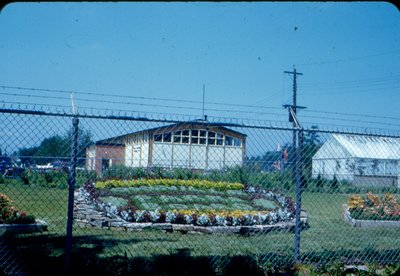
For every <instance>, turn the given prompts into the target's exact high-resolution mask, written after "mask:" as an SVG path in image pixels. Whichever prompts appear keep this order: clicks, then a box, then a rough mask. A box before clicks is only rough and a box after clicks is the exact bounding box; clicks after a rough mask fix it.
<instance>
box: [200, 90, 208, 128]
mask: <svg viewBox="0 0 400 276" xmlns="http://www.w3.org/2000/svg"><path fill="white" fill-rule="evenodd" d="M205 97H206V85H205V84H203V109H202V110H203V113H202V116H201V117H202V118H203V120H204V121H207V115H205V114H204V100H205Z"/></svg>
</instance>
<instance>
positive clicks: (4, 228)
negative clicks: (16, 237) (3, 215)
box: [0, 219, 47, 235]
mask: <svg viewBox="0 0 400 276" xmlns="http://www.w3.org/2000/svg"><path fill="white" fill-rule="evenodd" d="M44 231H47V223H46V222H45V221H43V220H39V219H37V220H36V222H35V223H29V224H0V235H4V234H30V233H35V232H44Z"/></svg>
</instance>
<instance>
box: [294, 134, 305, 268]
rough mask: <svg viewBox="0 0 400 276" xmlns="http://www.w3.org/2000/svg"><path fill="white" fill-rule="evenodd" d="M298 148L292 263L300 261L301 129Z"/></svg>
mask: <svg viewBox="0 0 400 276" xmlns="http://www.w3.org/2000/svg"><path fill="white" fill-rule="evenodd" d="M297 133H298V138H299V139H298V147H297V150H296V162H295V164H296V225H295V238H294V239H295V240H294V262H295V263H298V262H299V261H300V232H301V221H300V214H301V184H302V179H303V176H302V174H303V172H302V167H303V165H302V148H303V129H299V130H298V132H297Z"/></svg>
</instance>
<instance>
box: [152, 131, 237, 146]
mask: <svg viewBox="0 0 400 276" xmlns="http://www.w3.org/2000/svg"><path fill="white" fill-rule="evenodd" d="M154 141H155V142H163V143H171V142H172V143H175V144H192V145H206V144H207V145H210V146H230V147H241V146H242V141H241V140H240V139H238V138H235V137H232V136H228V135H224V134H222V133H218V132H215V131H207V130H205V129H192V130H189V129H184V130H176V131H173V132H172V133H171V132H164V133H157V134H154Z"/></svg>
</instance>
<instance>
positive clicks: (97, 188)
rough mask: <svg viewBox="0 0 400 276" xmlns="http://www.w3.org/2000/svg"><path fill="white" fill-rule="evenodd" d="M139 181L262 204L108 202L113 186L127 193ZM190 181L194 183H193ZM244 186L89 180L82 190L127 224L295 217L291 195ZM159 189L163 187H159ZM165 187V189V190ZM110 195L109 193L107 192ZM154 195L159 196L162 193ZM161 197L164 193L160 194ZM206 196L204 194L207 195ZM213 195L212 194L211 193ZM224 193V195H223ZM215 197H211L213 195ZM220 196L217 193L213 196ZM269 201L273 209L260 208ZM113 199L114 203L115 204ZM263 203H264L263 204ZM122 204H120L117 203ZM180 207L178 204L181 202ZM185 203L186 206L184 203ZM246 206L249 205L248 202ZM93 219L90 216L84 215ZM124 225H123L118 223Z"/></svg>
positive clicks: (247, 222) (270, 221)
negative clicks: (223, 206)
mask: <svg viewBox="0 0 400 276" xmlns="http://www.w3.org/2000/svg"><path fill="white" fill-rule="evenodd" d="M139 183H146V184H145V186H149V185H150V186H154V187H156V188H157V187H159V186H163V185H164V186H171V187H172V186H173V183H179V184H177V186H183V187H187V189H188V190H189V189H191V188H199V189H204V190H210V191H211V190H212V191H213V192H214V193H218V192H215V190H218V191H224V192H226V193H227V194H235V193H236V194H238V193H239V195H240V196H243V195H242V194H240V192H234V191H235V190H236V191H240V189H242V191H241V192H242V193H244V194H245V195H246V196H248V197H249V198H251V199H253V200H255V201H256V200H258V201H257V203H258V204H259V207H257V208H258V209H257V210H224V209H219V210H216V209H206V210H199V209H172V210H161V209H153V210H152V209H147V210H140V209H137V208H135V207H134V206H131V205H129V204H127V202H128V201H129V200H125V199H123V198H118V197H108V198H109V199H110V198H111V199H112V201H109V202H105V201H104V200H102V199H104V197H101V196H102V195H103V196H104V194H108V193H109V192H110V190H112V189H113V187H118V188H117V189H121V187H122V190H118V192H119V193H120V194H128V193H129V192H132V191H134V190H135V189H134V188H139V187H142V186H141V185H140V184H139ZM191 183H192V184H193V185H191ZM243 188H244V185H243V184H239V183H221V182H211V181H182V180H165V179H163V180H158V181H157V180H154V179H152V180H151V181H150V180H148V181H137V180H135V181H107V182H97V183H95V184H94V183H91V184H90V183H88V184H87V185H85V187H84V190H83V191H82V192H83V193H84V194H85V197H86V198H89V199H88V202H90V203H91V204H92V205H93V206H94V208H95V209H96V211H99V212H102V213H104V214H106V217H109V218H115V219H117V220H122V221H124V222H127V223H158V224H163V223H164V224H165V223H167V224H180V225H193V226H202V227H216V226H221V227H223V226H256V225H274V224H277V223H279V222H292V221H293V218H294V211H295V210H294V204H293V202H292V200H291V198H288V197H285V196H284V195H282V194H279V193H274V192H272V191H266V190H261V189H255V188H254V187H249V188H247V189H243ZM132 189H133V190H132ZM158 190H160V189H158ZM164 190H165V189H164ZM108 195H109V194H108ZM154 196H158V197H160V194H155V195H154ZM161 196H162V195H161ZM205 196H207V195H204V197H205ZM208 196H210V195H208ZM221 196H222V195H221ZM210 197H212V196H210ZM214 197H217V196H214ZM237 200H240V199H237ZM262 200H265V201H266V202H267V203H268V201H267V200H270V201H273V202H276V207H275V208H271V209H261V207H260V206H264V205H266V206H268V204H266V202H265V201H264V202H263V201H262ZM113 202H114V203H115V204H113ZM260 202H261V203H263V204H264V205H262V204H260ZM119 204H120V206H118V205H119ZM178 206H179V205H178ZM183 206H184V205H183ZM245 206H246V205H245ZM85 220H86V221H87V220H90V218H89V219H88V218H85ZM93 224H94V225H97V226H100V225H104V220H103V222H95V223H93ZM118 225H121V224H118Z"/></svg>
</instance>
